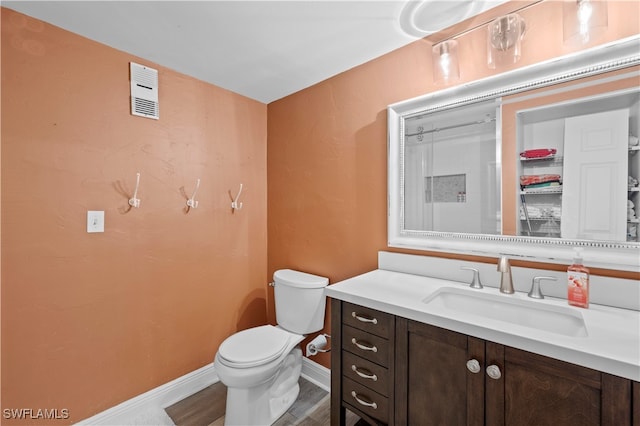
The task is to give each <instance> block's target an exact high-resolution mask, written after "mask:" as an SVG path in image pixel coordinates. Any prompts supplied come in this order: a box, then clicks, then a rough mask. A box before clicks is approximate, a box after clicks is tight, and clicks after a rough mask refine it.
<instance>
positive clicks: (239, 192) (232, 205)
mask: <svg viewBox="0 0 640 426" xmlns="http://www.w3.org/2000/svg"><path fill="white" fill-rule="evenodd" d="M240 194H242V184H240V190H239V191H238V195H236V198H235V199H234V200H233V201H232V202H231V208H232V209H234V210H235V209H238V210H240V209H241V208H242V203H240V204H238V200H239V199H240Z"/></svg>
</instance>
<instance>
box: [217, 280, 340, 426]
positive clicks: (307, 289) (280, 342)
mask: <svg viewBox="0 0 640 426" xmlns="http://www.w3.org/2000/svg"><path fill="white" fill-rule="evenodd" d="M327 284H328V279H327V278H323V277H318V276H316V275H311V274H306V273H304V272H298V271H292V270H289V269H286V270H279V271H276V273H275V274H274V286H275V298H276V319H277V321H278V325H277V326H273V325H263V326H259V327H254V328H250V329H247V330H243V331H240V332H238V333H236V334H233V335H232V336H229V337H228V338H227V339H226V340H225V341H224V342H222V344H221V345H220V347H219V348H218V352H217V353H216V356H215V361H214V368H215V371H216V373H217V374H218V377H219V379H220V381H221V382H222V383H223V384H225V385H226V386H227V402H226V412H225V422H224V424H225V425H244V426H251V425H271V424H273V422H275V421H276V420H277V419H278V418H279V417H280V416H282V415H283V414H284V413H285V412H286V411H287V410H288V409H289V407H290V406H291V405H292V404H293V402H294V401H295V400H296V398H297V397H298V393H299V392H300V387H299V385H298V379H299V378H300V372H301V370H302V350H301V349H300V347H299V344H300V343H301V342H302V340H303V339H304V338H305V334H307V333H311V332H315V331H319V330H321V329H322V328H323V327H324V310H325V296H324V287H325V286H326V285H327Z"/></svg>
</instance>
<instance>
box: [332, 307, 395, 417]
mask: <svg viewBox="0 0 640 426" xmlns="http://www.w3.org/2000/svg"><path fill="white" fill-rule="evenodd" d="M395 320H396V317H395V316H394V315H390V314H387V313H384V312H380V311H376V310H374V309H369V308H365V307H362V306H358V305H353V304H351V303H347V302H340V301H339V300H335V299H332V304H331V338H332V341H333V342H335V343H337V342H340V344H339V345H336V344H335V343H334V345H333V349H332V351H331V365H332V368H331V424H332V425H344V424H345V409H348V410H350V411H352V412H354V413H355V414H357V415H358V416H359V417H360V418H362V419H364V420H366V421H367V422H368V423H370V424H394V422H393V416H394V413H395V409H394V403H395V400H394V393H393V390H394V377H395V370H394V366H395V363H394V359H395V329H396V327H395ZM336 346H337V348H336ZM333 366H338V367H337V368H333Z"/></svg>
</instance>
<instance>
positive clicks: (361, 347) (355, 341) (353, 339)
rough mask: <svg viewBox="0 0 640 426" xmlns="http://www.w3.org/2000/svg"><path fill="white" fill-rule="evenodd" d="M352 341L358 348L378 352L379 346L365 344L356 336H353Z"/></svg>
mask: <svg viewBox="0 0 640 426" xmlns="http://www.w3.org/2000/svg"><path fill="white" fill-rule="evenodd" d="M351 343H353V344H354V345H356V346H357V347H358V348H360V349H362V350H363V351H371V352H378V348H377V347H375V346H369V345H364V344H362V343H360V342H358V341H357V340H356V338H355V337H353V338H351Z"/></svg>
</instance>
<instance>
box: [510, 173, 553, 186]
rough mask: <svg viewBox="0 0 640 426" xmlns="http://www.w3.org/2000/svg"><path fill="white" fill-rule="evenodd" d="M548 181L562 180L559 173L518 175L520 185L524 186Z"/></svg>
mask: <svg viewBox="0 0 640 426" xmlns="http://www.w3.org/2000/svg"><path fill="white" fill-rule="evenodd" d="M549 182H558V183H560V182H562V176H560V175H551V174H546V175H522V176H520V187H522V188H526V187H528V186H530V185H539V184H542V183H549Z"/></svg>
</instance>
